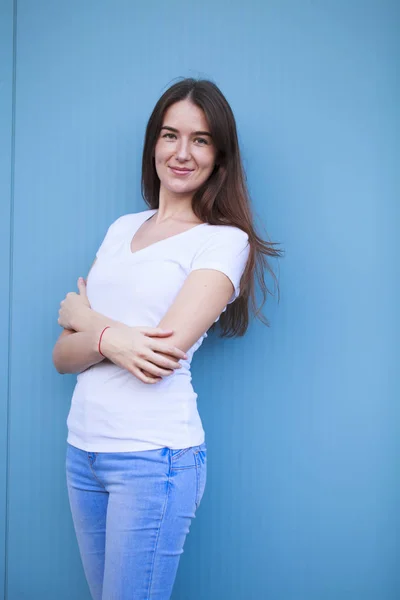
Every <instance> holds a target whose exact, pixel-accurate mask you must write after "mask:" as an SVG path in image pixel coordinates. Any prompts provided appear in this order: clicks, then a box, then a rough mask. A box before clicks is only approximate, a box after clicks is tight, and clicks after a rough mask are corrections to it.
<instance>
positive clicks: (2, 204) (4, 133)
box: [0, 0, 14, 597]
mask: <svg viewBox="0 0 400 600" xmlns="http://www.w3.org/2000/svg"><path fill="white" fill-rule="evenodd" d="M0 56H1V62H0V274H1V284H0V340H1V344H0V597H3V590H4V586H5V566H6V535H7V459H8V443H7V442H8V430H7V426H8V400H9V393H8V392H9V389H8V385H9V377H8V374H9V333H10V330H9V322H10V302H9V300H10V277H11V272H10V246H11V226H10V224H11V206H12V194H13V168H12V167H13V98H14V94H13V92H14V89H13V73H14V15H13V2H12V1H11V0H2V1H1V2H0Z"/></svg>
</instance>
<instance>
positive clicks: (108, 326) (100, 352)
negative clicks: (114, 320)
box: [98, 325, 110, 358]
mask: <svg viewBox="0 0 400 600" xmlns="http://www.w3.org/2000/svg"><path fill="white" fill-rule="evenodd" d="M106 329H110V325H107V327H104V329H103V331H102V332H101V334H100V337H99V346H98V350H99V354H101V355H102V356H104V354H103V353H102V351H101V348H100V344H101V338H102V337H103V333H104V332H105V330H106ZM104 358H106V357H105V356H104Z"/></svg>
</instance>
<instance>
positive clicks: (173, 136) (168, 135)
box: [162, 133, 176, 140]
mask: <svg viewBox="0 0 400 600" xmlns="http://www.w3.org/2000/svg"><path fill="white" fill-rule="evenodd" d="M162 137H163V138H166V139H167V140H173V139H176V135H175V134H174V133H164V135H163V136H162Z"/></svg>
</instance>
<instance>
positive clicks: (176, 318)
mask: <svg viewBox="0 0 400 600" xmlns="http://www.w3.org/2000/svg"><path fill="white" fill-rule="evenodd" d="M233 291H234V286H233V284H232V282H231V280H230V279H229V277H228V276H227V275H225V274H224V273H222V272H221V271H217V270H214V269H206V268H204V269H197V270H195V271H192V272H191V273H190V274H189V275H188V277H187V279H186V280H185V283H184V284H183V286H182V288H181V289H180V291H179V293H178V295H177V296H176V298H175V300H174V302H173V304H172V305H171V306H170V308H169V309H168V311H167V313H166V314H165V316H164V317H163V318H162V320H161V321H160V323H159V324H158V327H161V328H162V329H172V330H173V332H174V333H173V334H172V336H171V337H170V341H171V343H172V344H174V345H175V346H177V347H178V348H181V349H182V350H183V351H184V352H187V351H188V350H189V348H191V347H192V346H193V344H195V343H196V342H197V340H198V339H199V338H200V337H201V336H202V335H203V334H204V333H205V332H206V331H207V330H208V329H209V328H210V327H211V325H213V323H214V322H215V320H216V319H217V318H218V317H219V315H220V314H221V312H222V311H223V309H224V308H225V306H226V305H227V304H228V302H229V300H230V298H231V297H232V294H233Z"/></svg>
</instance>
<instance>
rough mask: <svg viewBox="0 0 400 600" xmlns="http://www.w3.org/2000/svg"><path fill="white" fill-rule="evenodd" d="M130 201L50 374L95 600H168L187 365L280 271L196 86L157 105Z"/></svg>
mask: <svg viewBox="0 0 400 600" xmlns="http://www.w3.org/2000/svg"><path fill="white" fill-rule="evenodd" d="M142 193H143V196H144V199H145V201H146V203H147V205H148V206H149V210H145V211H142V212H139V213H136V214H128V215H124V216H122V217H120V218H119V219H117V220H116V221H115V222H114V223H113V224H112V225H111V226H110V228H109V229H108V231H107V234H106V236H105V239H104V241H103V243H102V244H101V246H100V248H99V250H98V252H97V255H96V260H95V263H94V264H93V266H92V269H91V270H90V274H89V276H88V279H87V288H86V284H85V282H84V281H83V280H82V279H80V280H79V281H78V288H79V294H75V293H69V294H68V295H67V297H66V299H65V300H64V301H63V302H61V307H60V312H59V320H58V322H59V324H60V325H61V326H62V327H63V328H64V331H63V332H62V333H61V335H60V337H59V339H58V341H57V343H56V345H55V348H54V351H53V360H54V364H55V366H56V368H57V370H58V371H59V372H60V373H79V375H78V381H77V385H76V387H75V390H74V394H73V398H72V404H71V410H70V413H69V416H68V449H67V464H66V466H67V482H68V493H69V498H70V505H71V511H72V516H73V521H74V526H75V530H76V534H77V539H78V544H79V549H80V553H81V556H82V561H83V566H84V570H85V574H86V577H87V580H88V583H89V587H90V590H91V594H92V596H93V598H94V599H96V600H97V599H103V600H111V599H118V600H125V599H128V598H129V599H133V598H134V599H135V600H167V599H168V598H170V596H171V593H172V587H173V583H174V580H175V576H176V572H177V568H178V563H179V557H180V555H181V553H182V552H183V546H184V542H185V537H186V534H187V533H188V531H189V526H190V523H191V519H192V518H193V517H194V516H195V512H196V510H197V509H198V507H199V504H200V501H201V498H202V495H203V492H204V488H205V482H206V444H205V441H204V440H205V438H204V431H203V428H202V423H201V420H200V417H199V414H198V411H197V403H196V399H197V394H196V393H195V392H194V390H193V387H192V384H191V375H190V363H191V360H192V357H193V354H194V352H195V351H196V350H197V348H199V346H200V345H201V343H202V341H203V340H204V338H205V337H206V336H207V333H206V332H207V331H208V330H209V329H210V327H214V326H215V324H216V323H217V321H218V323H219V325H220V327H221V332H222V335H225V336H233V335H243V334H244V333H245V331H246V329H247V326H248V304H249V299H250V298H251V299H252V303H253V304H252V306H253V308H255V304H254V274H255V273H257V275H258V277H259V281H260V284H261V288H262V291H263V293H264V300H265V298H266V294H267V292H268V290H267V287H266V285H265V282H264V275H263V271H264V267H267V269H269V266H268V263H267V260H266V258H265V256H268V255H269V256H273V257H276V256H279V251H278V250H276V249H274V247H273V246H274V244H272V243H269V242H265V241H263V240H262V239H261V238H259V237H258V236H257V234H256V233H255V231H254V227H253V224H252V217H251V210H250V206H249V200H248V196H247V191H246V185H245V182H244V176H243V171H242V166H241V160H240V154H239V147H238V141H237V133H236V125H235V120H234V117H233V114H232V111H231V109H230V107H229V104H228V103H227V101H226V99H225V98H224V96H223V95H222V93H221V92H220V90H219V89H218V88H217V86H215V85H214V84H213V83H211V82H210V81H206V80H200V81H196V80H193V79H184V80H182V81H180V82H178V83H176V84H174V85H173V86H172V87H170V88H169V89H168V90H167V91H166V92H165V93H164V94H163V96H162V97H161V98H160V100H159V101H158V103H157V104H156V106H155V108H154V110H153V113H152V115H151V117H150V120H149V123H148V126H147V130H146V136H145V144H144V151H143V164H142ZM269 270H270V269H269ZM270 272H271V273H272V271H271V270H270ZM264 322H266V321H265V320H264Z"/></svg>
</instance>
